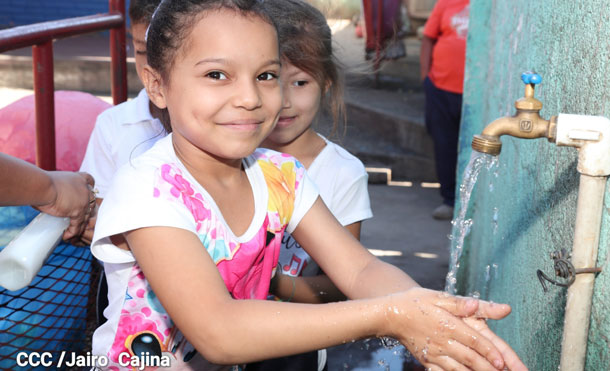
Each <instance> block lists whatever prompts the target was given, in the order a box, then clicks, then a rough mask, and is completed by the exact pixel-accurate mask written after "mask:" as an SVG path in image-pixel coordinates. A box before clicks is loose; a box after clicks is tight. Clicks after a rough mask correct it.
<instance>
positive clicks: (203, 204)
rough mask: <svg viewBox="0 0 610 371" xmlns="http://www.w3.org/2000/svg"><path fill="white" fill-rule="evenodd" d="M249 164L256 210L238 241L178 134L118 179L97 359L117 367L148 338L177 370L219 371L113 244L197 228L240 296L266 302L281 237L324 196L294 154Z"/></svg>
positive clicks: (110, 213)
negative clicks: (185, 157) (153, 232)
mask: <svg viewBox="0 0 610 371" xmlns="http://www.w3.org/2000/svg"><path fill="white" fill-rule="evenodd" d="M243 164H244V169H245V171H246V175H247V177H248V180H249V181H250V185H251V187H252V192H253V195H254V209H255V211H254V217H253V219H252V223H251V225H250V226H249V228H248V230H247V231H246V232H245V233H244V234H243V235H242V236H235V235H234V234H233V232H232V231H231V230H230V228H229V227H228V225H227V224H226V222H225V220H224V219H223V217H222V214H221V212H220V210H219V209H218V207H217V206H216V204H215V202H214V200H213V199H212V198H211V196H210V195H209V194H208V193H207V192H206V190H205V189H204V188H203V187H202V186H201V185H200V184H199V183H197V181H196V180H195V178H194V177H193V176H192V175H191V174H190V173H189V172H188V170H187V169H186V168H185V167H184V165H183V164H182V163H181V162H180V160H179V159H178V158H177V157H176V154H175V152H174V147H173V145H172V136H171V134H170V135H169V136H167V137H165V138H163V139H161V140H159V141H158V142H157V143H156V144H155V145H154V146H153V148H151V149H150V150H149V151H147V152H146V153H144V154H142V155H140V156H139V157H138V158H135V159H133V160H132V161H130V163H129V164H126V165H125V166H123V167H122V168H121V169H120V170H119V171H118V172H117V174H116V176H115V178H114V180H113V183H112V186H111V187H110V189H109V191H108V193H107V194H106V197H105V198H104V202H103V203H102V206H101V208H100V210H99V215H98V219H97V224H96V227H95V235H94V237H93V243H92V246H91V250H92V253H93V255H94V256H95V257H96V258H98V259H99V260H101V261H103V262H104V270H105V272H106V278H107V280H108V301H109V305H108V307H107V308H106V310H105V311H104V316H105V317H106V318H108V321H107V322H106V323H105V324H103V325H102V326H100V327H99V328H98V329H97V330H96V331H95V333H94V334H93V345H92V348H93V354H94V355H104V356H107V357H108V359H109V360H110V362H112V363H111V365H112V366H117V365H118V362H119V360H120V358H119V357H121V354H127V355H129V354H130V352H132V351H133V349H130V348H129V347H128V345H126V342H127V343H129V341H130V339H139V338H141V336H144V337H145V339H144V340H147V341H146V342H141V343H146V344H148V345H147V346H149V347H150V344H154V345H155V347H153V348H150V349H157V350H159V349H160V352H161V353H162V355H164V356H165V357H166V358H169V359H171V362H172V368H171V369H172V370H182V369H186V370H208V369H215V368H214V367H216V366H214V367H213V366H211V365H210V364H209V363H207V362H206V361H205V359H204V358H203V357H202V356H201V355H199V354H198V353H197V352H196V351H195V350H194V348H193V347H192V346H191V345H190V344H189V343H188V342H187V341H186V339H184V337H183V336H182V335H181V333H180V331H179V330H178V329H177V328H176V327H175V326H174V324H173V323H172V321H171V319H170V318H169V317H168V315H167V314H166V313H165V310H164V309H163V306H162V305H161V303H160V302H159V300H158V299H157V298H156V296H155V294H154V292H153V291H152V290H151V288H150V286H149V285H148V281H147V280H146V277H145V276H144V274H143V272H142V270H141V269H140V267H139V266H138V264H137V262H136V261H135V259H134V256H133V255H132V253H131V252H130V251H127V250H122V249H119V248H118V247H116V246H115V245H113V244H112V243H111V242H110V238H109V237H110V236H113V235H116V234H120V233H123V232H126V231H130V230H134V229H137V228H142V227H150V226H169V227H175V228H181V229H185V230H188V231H191V232H192V233H194V234H196V235H197V236H198V238H199V239H200V240H201V242H202V248H205V249H206V250H207V252H208V253H209V254H210V256H211V257H212V259H213V260H214V262H215V263H216V266H217V268H218V270H219V272H220V275H221V276H222V278H223V280H224V282H225V284H226V286H227V290H228V291H229V292H230V293H231V295H232V296H233V297H234V298H236V299H265V298H266V297H267V294H268V291H269V283H270V280H271V276H272V274H273V273H274V270H275V267H276V266H277V261H278V257H279V249H280V244H281V236H282V235H283V233H284V231H285V230H286V231H289V232H292V231H293V230H294V229H295V228H296V226H297V224H298V223H299V222H300V220H301V219H302V218H303V216H304V215H305V214H306V213H307V211H308V210H309V209H310V207H311V206H312V205H313V203H314V201H315V200H316V199H317V197H318V191H317V188H316V186H315V184H314V183H313V182H312V181H311V180H310V179H309V178H308V176H307V174H306V173H305V168H304V167H303V166H302V165H301V164H300V163H299V162H298V161H297V160H296V159H295V158H293V157H291V156H289V155H286V154H281V153H278V152H275V151H271V150H267V149H257V150H256V151H255V152H254V153H253V154H252V155H251V156H249V157H247V158H245V159H244V160H243ZM160 264H162V263H161V262H160ZM194 294H195V295H196V293H194ZM235 335H236V336H238V334H235ZM139 345H142V344H139ZM138 349H142V348H141V347H140V348H138ZM146 349H147V350H148V349H149V348H146ZM151 354H152V350H151ZM125 357H126V355H123V360H125ZM127 359H129V358H128V357H127ZM119 368H121V367H119Z"/></svg>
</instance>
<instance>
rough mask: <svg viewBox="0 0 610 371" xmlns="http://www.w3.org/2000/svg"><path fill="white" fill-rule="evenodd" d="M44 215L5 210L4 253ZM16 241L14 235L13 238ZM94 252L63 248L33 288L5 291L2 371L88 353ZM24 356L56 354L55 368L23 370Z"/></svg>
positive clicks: (0, 236)
mask: <svg viewBox="0 0 610 371" xmlns="http://www.w3.org/2000/svg"><path fill="white" fill-rule="evenodd" d="M36 215H38V211H36V210H34V209H32V208H30V207H1V208H0V240H1V241H2V242H0V251H1V250H2V249H3V248H4V245H5V244H6V243H7V241H8V240H10V239H11V238H6V237H7V235H8V234H11V235H14V232H15V231H18V230H21V229H23V227H25V226H26V225H27V224H28V223H29V222H30V221H31V220H32V219H33V218H34V217H35V216H36ZM11 237H12V236H11ZM91 259H92V257H91V251H90V250H89V248H88V247H76V246H72V245H69V244H66V243H61V244H60V245H59V246H57V247H56V248H55V249H54V250H53V252H52V253H51V255H50V256H49V258H48V259H47V261H46V262H45V264H44V265H43V266H42V269H41V270H40V272H39V273H38V275H37V276H36V277H35V278H34V279H33V280H32V283H31V284H30V285H29V286H27V287H25V288H23V289H21V290H18V291H9V290H6V289H5V288H3V287H0V370H32V369H34V370H46V369H49V368H54V369H65V368H66V367H65V365H64V367H59V368H57V367H55V366H56V365H57V361H58V360H59V354H60V353H61V352H62V351H66V352H78V353H81V352H82V351H83V348H84V341H85V336H86V332H85V328H86V320H87V308H88V306H89V305H93V303H88V297H89V284H90V279H91V271H92V267H91ZM19 352H26V353H31V352H50V353H51V354H52V355H53V360H54V361H55V363H54V364H53V367H44V366H40V367H29V366H28V367H18V366H17V360H16V358H17V354H18V353H19Z"/></svg>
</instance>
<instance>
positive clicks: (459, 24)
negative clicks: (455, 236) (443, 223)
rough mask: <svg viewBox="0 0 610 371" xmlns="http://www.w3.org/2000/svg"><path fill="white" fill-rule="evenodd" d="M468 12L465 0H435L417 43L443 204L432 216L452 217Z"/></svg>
mask: <svg viewBox="0 0 610 371" xmlns="http://www.w3.org/2000/svg"><path fill="white" fill-rule="evenodd" d="M469 14H470V4H469V0H439V1H438V2H437V3H436V5H435V6H434V9H433V10H432V13H431V14H430V17H429V18H428V21H427V22H426V26H425V27H424V36H423V39H422V43H421V51H420V68H421V78H422V80H423V84H424V91H425V94H426V107H425V116H426V118H425V121H426V127H427V129H428V133H429V134H430V136H431V137H432V140H433V142H434V155H435V158H436V172H437V176H438V179H439V182H440V184H441V196H442V197H443V204H442V205H440V206H439V207H437V208H436V209H435V210H434V211H433V212H432V216H433V217H434V218H436V219H451V218H452V217H453V205H454V202H455V178H456V174H455V172H456V164H457V146H458V136H459V131H460V119H461V116H462V92H463V84H464V65H465V61H466V36H467V34H468V17H469Z"/></svg>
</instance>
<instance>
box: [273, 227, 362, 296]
mask: <svg viewBox="0 0 610 371" xmlns="http://www.w3.org/2000/svg"><path fill="white" fill-rule="evenodd" d="M361 226H362V222H356V223H352V224H348V225H346V226H345V228H346V229H347V230H348V231H349V232H350V233H351V234H352V235H353V236H354V237H355V238H357V239H358V241H360V229H361ZM269 291H270V292H271V293H272V294H273V295H275V296H277V297H278V298H280V299H282V300H287V301H293V302H296V303H309V304H321V303H332V302H335V301H342V300H345V299H347V297H346V296H345V295H344V294H343V293H342V292H341V291H340V290H339V289H338V288H337V286H335V284H334V283H333V282H332V281H331V280H330V278H328V276H327V275H326V274H324V273H322V274H319V275H317V276H311V277H293V276H289V275H286V274H282V273H281V271H278V272H277V273H276V275H275V277H273V279H272V284H271V288H270V290H269Z"/></svg>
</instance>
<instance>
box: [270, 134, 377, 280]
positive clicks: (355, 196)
mask: <svg viewBox="0 0 610 371" xmlns="http://www.w3.org/2000/svg"><path fill="white" fill-rule="evenodd" d="M321 137H322V136H321ZM322 139H324V140H325V141H326V147H324V149H322V151H321V152H320V153H319V154H318V156H316V158H315V159H314V160H313V162H312V163H311V165H310V166H309V168H308V169H307V175H309V177H310V178H311V180H313V182H314V183H316V185H317V186H318V189H319V190H320V197H321V198H322V201H324V203H325V204H326V206H327V207H328V209H329V210H330V212H331V213H333V215H334V216H335V218H337V220H338V221H339V223H341V225H344V226H345V225H349V224H352V223H356V222H359V221H362V220H365V219H369V218H371V217H372V216H373V212H372V211H371V202H370V200H369V193H368V174H367V172H366V169H365V168H364V165H363V164H362V162H361V161H360V160H359V159H358V158H356V157H355V156H353V155H352V154H351V153H349V152H347V151H346V150H345V149H343V148H342V147H341V146H338V145H336V144H335V143H332V142H330V141H328V140H327V139H326V138H324V137H322ZM280 264H281V266H282V273H283V274H287V275H291V276H298V275H303V276H315V275H317V274H318V273H319V267H318V265H317V264H316V262H315V261H314V260H313V259H311V257H310V256H309V255H308V254H307V253H306V252H305V250H303V249H302V248H301V246H300V245H299V244H298V243H297V242H296V241H295V240H294V238H292V236H291V235H290V234H289V233H285V234H284V237H283V238H282V249H281V251H280Z"/></svg>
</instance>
